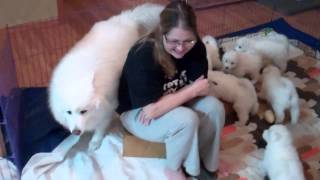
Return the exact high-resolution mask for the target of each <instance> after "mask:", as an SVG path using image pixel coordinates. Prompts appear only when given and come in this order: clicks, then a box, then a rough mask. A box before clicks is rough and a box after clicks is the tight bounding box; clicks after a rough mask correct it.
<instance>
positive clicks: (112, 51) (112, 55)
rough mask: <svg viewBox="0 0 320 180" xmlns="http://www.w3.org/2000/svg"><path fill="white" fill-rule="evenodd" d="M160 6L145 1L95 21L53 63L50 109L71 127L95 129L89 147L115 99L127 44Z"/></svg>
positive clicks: (155, 18) (153, 20) (150, 23)
mask: <svg viewBox="0 0 320 180" xmlns="http://www.w3.org/2000/svg"><path fill="white" fill-rule="evenodd" d="M162 9H163V7H162V6H160V5H155V4H144V5H141V6H138V7H136V8H135V9H133V10H127V11H124V12H122V13H121V14H119V15H116V16H113V17H111V18H110V19H108V20H105V21H100V22H97V23H96V24H95V25H94V26H93V27H92V29H91V30H90V31H89V32H88V33H87V34H86V35H85V36H84V37H83V38H82V39H81V40H80V41H79V42H78V43H77V44H76V45H75V46H74V47H73V48H72V49H71V50H70V51H69V52H68V53H67V54H66V55H65V56H64V57H63V58H62V59H61V61H60V62H59V64H58V65H57V66H56V67H55V69H54V72H53V74H52V78H51V82H50V85H49V105H50V109H51V111H52V113H53V116H54V118H55V119H56V120H57V121H58V122H59V123H61V124H62V125H63V126H64V127H66V128H67V129H69V130H70V131H71V132H75V131H77V132H80V133H83V132H85V131H94V135H93V137H92V139H91V141H90V144H89V150H95V149H97V148H98V147H99V146H100V144H101V141H102V139H103V137H104V135H105V131H106V128H107V127H108V125H109V123H110V121H111V120H112V114H113V113H114V110H115V108H116V107H117V105H118V100H117V90H118V83H119V77H120V74H121V71H122V67H123V64H124V62H125V59H126V56H127V53H128V51H129V49H130V47H131V46H132V45H133V44H134V43H135V42H136V41H137V40H138V39H139V38H140V37H141V36H142V35H144V34H145V33H146V32H148V31H151V30H152V29H153V28H155V26H157V24H158V23H159V14H160V12H161V11H162Z"/></svg>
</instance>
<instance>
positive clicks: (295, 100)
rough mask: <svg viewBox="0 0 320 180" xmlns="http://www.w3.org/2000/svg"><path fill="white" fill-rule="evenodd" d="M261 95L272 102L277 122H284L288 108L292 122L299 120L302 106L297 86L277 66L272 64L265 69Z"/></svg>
mask: <svg viewBox="0 0 320 180" xmlns="http://www.w3.org/2000/svg"><path fill="white" fill-rule="evenodd" d="M259 97H260V98H262V99H266V100H267V101H268V102H269V103H270V104H271V106H272V109H273V111H274V113H275V116H276V123H282V122H283V120H284V116H285V110H287V109H289V110H290V116H291V123H292V124H295V123H297V122H298V119H299V114H300V108H299V97H298V94H297V91H296V87H295V85H294V84H293V83H292V82H291V81H290V80H289V79H288V78H285V77H282V76H281V73H280V70H279V69H278V68H277V67H275V66H272V65H270V66H267V67H266V68H265V69H263V72H262V85H261V91H260V93H259Z"/></svg>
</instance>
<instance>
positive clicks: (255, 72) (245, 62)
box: [222, 50, 262, 83]
mask: <svg viewBox="0 0 320 180" xmlns="http://www.w3.org/2000/svg"><path fill="white" fill-rule="evenodd" d="M222 64H223V70H224V71H225V72H228V73H231V74H234V75H236V76H238V77H244V76H245V75H248V76H249V77H250V78H251V80H252V82H253V83H256V82H257V81H258V80H259V78H260V70H261V68H262V58H261V56H260V55H258V54H256V53H249V52H238V51H235V50H230V51H227V52H226V53H225V54H224V55H223V57H222Z"/></svg>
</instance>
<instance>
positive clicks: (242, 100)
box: [208, 70, 259, 124]
mask: <svg viewBox="0 0 320 180" xmlns="http://www.w3.org/2000/svg"><path fill="white" fill-rule="evenodd" d="M208 80H209V81H210V83H211V84H210V95H213V96H215V97H217V98H219V99H222V100H223V101H226V102H229V103H232V104H233V108H234V110H235V111H236V112H237V115H238V118H239V121H240V123H241V124H245V123H246V122H247V121H248V119H249V113H250V114H251V115H254V114H256V113H257V111H258V108H259V103H258V99H257V94H256V91H255V89H254V86H253V84H252V83H251V82H250V81H249V80H247V79H245V78H237V77H235V76H233V75H231V74H225V73H224V72H222V71H210V70H209V71H208Z"/></svg>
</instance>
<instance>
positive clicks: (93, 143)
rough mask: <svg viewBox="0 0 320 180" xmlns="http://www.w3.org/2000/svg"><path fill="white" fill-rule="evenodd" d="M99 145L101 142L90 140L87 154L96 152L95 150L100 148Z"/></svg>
mask: <svg viewBox="0 0 320 180" xmlns="http://www.w3.org/2000/svg"><path fill="white" fill-rule="evenodd" d="M101 144H102V141H101V140H94V139H92V140H91V141H90V143H89V148H88V151H89V152H94V151H96V150H97V149H99V148H100V146H101Z"/></svg>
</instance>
